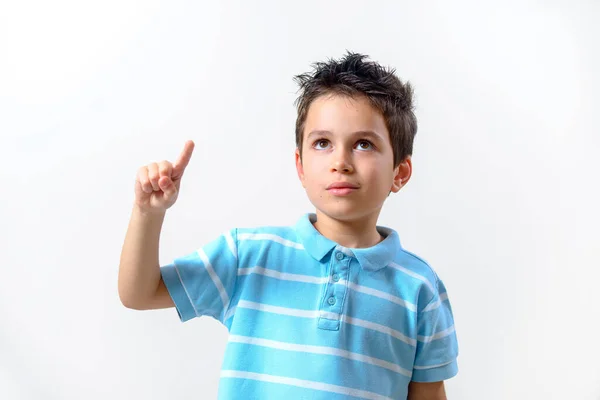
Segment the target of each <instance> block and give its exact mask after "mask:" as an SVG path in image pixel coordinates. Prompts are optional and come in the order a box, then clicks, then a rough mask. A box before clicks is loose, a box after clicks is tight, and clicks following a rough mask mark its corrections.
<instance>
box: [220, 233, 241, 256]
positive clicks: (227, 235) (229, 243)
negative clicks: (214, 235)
mask: <svg viewBox="0 0 600 400" xmlns="http://www.w3.org/2000/svg"><path fill="white" fill-rule="evenodd" d="M223 236H225V240H227V246H229V250H231V254H233V256H234V257H235V259H236V260H237V257H238V254H237V247H236V245H235V242H234V241H233V237H231V232H229V231H227V232H225V233H224V234H223Z"/></svg>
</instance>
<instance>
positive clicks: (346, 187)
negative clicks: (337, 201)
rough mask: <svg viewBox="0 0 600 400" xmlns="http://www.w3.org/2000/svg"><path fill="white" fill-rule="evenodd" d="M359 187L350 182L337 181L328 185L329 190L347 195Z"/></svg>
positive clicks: (337, 194) (336, 193)
mask: <svg viewBox="0 0 600 400" xmlns="http://www.w3.org/2000/svg"><path fill="white" fill-rule="evenodd" d="M358 188H359V186H358V185H355V184H353V183H349V182H335V183H332V184H331V185H329V186H327V191H328V192H329V193H331V194H333V195H335V196H345V195H348V194H351V193H353V192H354V191H356V190H357V189H358Z"/></svg>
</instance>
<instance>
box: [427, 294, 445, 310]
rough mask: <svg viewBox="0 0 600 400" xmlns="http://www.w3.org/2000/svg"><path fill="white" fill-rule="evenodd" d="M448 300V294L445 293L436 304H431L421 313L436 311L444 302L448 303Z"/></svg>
mask: <svg viewBox="0 0 600 400" xmlns="http://www.w3.org/2000/svg"><path fill="white" fill-rule="evenodd" d="M446 300H448V292H444V293H442V294H440V297H439V298H438V299H437V301H436V302H434V303H431V304H430V305H428V306H427V307H425V308H424V309H423V311H421V312H426V311H431V310H435V309H436V308H438V307H439V306H441V305H442V303H443V302H444V301H446Z"/></svg>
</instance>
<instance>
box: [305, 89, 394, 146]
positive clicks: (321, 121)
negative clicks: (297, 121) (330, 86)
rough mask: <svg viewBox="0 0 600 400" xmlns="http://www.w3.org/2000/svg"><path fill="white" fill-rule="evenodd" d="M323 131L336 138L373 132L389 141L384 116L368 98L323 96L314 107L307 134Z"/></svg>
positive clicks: (312, 107) (310, 113)
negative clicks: (355, 133)
mask: <svg viewBox="0 0 600 400" xmlns="http://www.w3.org/2000/svg"><path fill="white" fill-rule="evenodd" d="M315 130H321V131H329V132H331V133H332V134H334V135H344V134H350V133H352V132H357V131H373V132H375V133H377V134H379V135H381V136H382V138H388V137H389V134H388V130H387V127H386V124H385V119H384V118H383V115H382V114H381V113H380V112H379V110H377V109H376V108H375V107H373V106H372V105H371V103H370V102H369V100H368V99H367V98H366V97H364V96H357V97H354V98H353V97H349V96H344V95H331V94H329V95H323V96H320V97H317V98H316V99H315V100H314V101H313V102H312V103H311V105H310V107H309V109H308V113H307V115H306V123H305V124H304V134H305V135H306V134H307V133H308V132H311V131H315Z"/></svg>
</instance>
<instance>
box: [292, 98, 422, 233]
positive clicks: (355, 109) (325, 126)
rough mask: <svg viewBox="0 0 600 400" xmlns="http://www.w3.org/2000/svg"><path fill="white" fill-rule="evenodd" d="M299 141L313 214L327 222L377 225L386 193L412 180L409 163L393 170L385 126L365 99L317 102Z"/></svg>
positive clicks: (303, 178)
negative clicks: (369, 221)
mask: <svg viewBox="0 0 600 400" xmlns="http://www.w3.org/2000/svg"><path fill="white" fill-rule="evenodd" d="M303 135H304V137H303V144H302V159H300V153H299V151H298V149H296V169H297V171H298V176H299V178H300V180H301V182H302V186H304V188H305V189H306V193H307V194H308V198H309V199H310V201H311V202H312V204H313V205H314V206H315V207H316V209H317V212H318V213H319V212H320V213H323V214H325V215H327V216H328V217H330V218H334V219H336V220H341V221H355V220H360V219H364V218H368V217H374V218H375V220H376V219H377V217H378V216H379V212H380V210H381V207H382V206H383V203H384V201H385V199H386V198H387V196H388V194H389V193H390V191H392V192H398V191H399V190H400V188H401V187H402V186H403V185H404V184H406V182H407V181H408V179H409V178H410V174H411V168H412V167H411V160H410V157H408V158H407V159H406V160H404V161H403V162H402V163H400V165H399V166H397V167H396V168H394V154H393V151H392V145H391V142H390V135H389V132H388V130H387V127H386V125H385V120H384V118H383V116H382V115H381V113H379V112H378V111H377V110H376V109H375V108H373V106H371V104H370V103H369V101H368V100H367V99H366V98H365V97H357V98H355V99H352V98H350V97H347V96H342V95H324V96H321V97H319V98H317V99H315V100H314V101H313V102H312V104H311V105H310V107H309V110H308V114H307V117H306V123H305V128H304V132H303ZM336 185H337V186H339V187H338V188H335V186H336Z"/></svg>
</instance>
